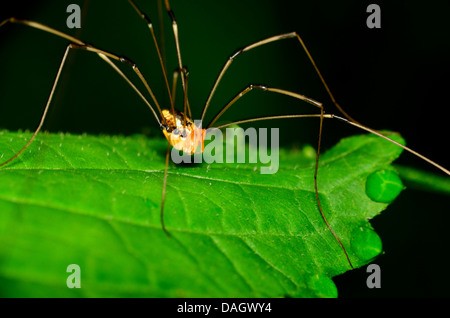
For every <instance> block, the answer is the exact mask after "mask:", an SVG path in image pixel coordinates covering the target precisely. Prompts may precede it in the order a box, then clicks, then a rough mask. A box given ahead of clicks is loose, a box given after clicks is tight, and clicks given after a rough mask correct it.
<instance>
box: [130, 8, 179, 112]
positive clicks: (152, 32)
mask: <svg viewBox="0 0 450 318" xmlns="http://www.w3.org/2000/svg"><path fill="white" fill-rule="evenodd" d="M128 2H129V3H130V4H131V5H132V6H133V8H134V9H135V10H136V12H137V13H138V14H139V16H140V17H141V18H142V19H143V20H144V21H145V22H146V23H147V26H148V28H149V29H150V33H151V35H152V38H153V42H154V43H155V48H156V52H157V53H158V58H159V63H160V64H161V69H162V72H163V77H164V82H165V84H166V87H167V91H168V93H169V99H170V107H171V109H172V112H174V101H173V96H172V93H171V92H170V87H169V80H168V77H167V72H166V66H165V65H164V61H163V58H162V55H161V51H160V49H159V45H158V41H157V40H156V35H155V30H154V28H153V23H152V21H151V20H150V18H149V17H148V16H147V15H146V14H145V13H143V12H142V11H141V10H140V9H139V7H138V6H137V5H136V4H135V3H134V1H133V0H128Z"/></svg>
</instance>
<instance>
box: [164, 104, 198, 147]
mask: <svg viewBox="0 0 450 318" xmlns="http://www.w3.org/2000/svg"><path fill="white" fill-rule="evenodd" d="M162 116H163V118H162V123H163V125H162V128H163V133H164V136H166V138H167V140H168V141H169V143H170V144H171V146H172V147H174V148H175V149H177V150H180V151H181V150H182V151H183V152H184V154H187V155H193V154H195V153H202V152H203V147H204V139H205V133H206V130H205V129H202V128H201V127H198V126H196V125H195V123H194V122H193V121H192V120H191V119H190V118H189V117H187V116H186V117H185V115H184V114H183V113H182V112H179V111H177V110H175V113H172V112H171V111H170V110H168V109H163V110H162Z"/></svg>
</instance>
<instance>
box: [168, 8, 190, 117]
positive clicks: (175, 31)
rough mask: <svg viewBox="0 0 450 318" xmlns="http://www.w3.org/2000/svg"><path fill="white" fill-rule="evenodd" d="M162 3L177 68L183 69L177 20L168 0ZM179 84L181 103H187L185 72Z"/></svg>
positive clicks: (182, 73)
mask: <svg viewBox="0 0 450 318" xmlns="http://www.w3.org/2000/svg"><path fill="white" fill-rule="evenodd" d="M164 3H165V6H166V11H167V13H168V14H169V17H170V20H171V21H172V30H173V35H174V38H175V48H176V51H177V60H178V68H179V69H180V70H183V69H185V67H184V66H183V61H182V60H181V51H180V39H179V35H178V24H177V20H176V19H175V14H174V13H173V11H172V9H171V8H170V3H169V0H164ZM181 84H182V86H183V95H184V102H183V104H184V105H187V78H186V74H185V73H184V72H181ZM184 115H185V116H186V111H185V113H184ZM185 121H186V118H185Z"/></svg>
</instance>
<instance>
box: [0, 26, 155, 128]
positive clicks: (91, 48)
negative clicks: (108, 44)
mask: <svg viewBox="0 0 450 318" xmlns="http://www.w3.org/2000/svg"><path fill="white" fill-rule="evenodd" d="M7 22H11V23H18V24H23V25H26V26H29V27H32V28H35V29H38V30H41V31H45V32H48V33H51V34H54V35H56V36H59V37H62V38H64V39H67V40H69V41H71V42H72V43H73V47H75V45H77V46H78V48H81V49H85V50H87V51H91V52H95V53H97V54H98V55H100V54H101V55H103V56H105V57H109V58H112V59H114V60H117V61H120V62H122V63H125V64H127V65H129V66H131V68H132V69H133V71H134V72H135V73H136V75H138V77H139V79H140V80H141V82H142V83H143V84H144V86H145V88H146V89H147V91H148V93H149V94H150V96H151V97H152V99H153V101H154V103H155V105H156V107H157V109H158V112H159V115H160V117H163V116H162V112H161V107H160V106H159V103H158V101H157V99H156V97H155V95H154V94H153V91H152V90H151V88H150V86H149V85H148V82H147V80H146V79H145V78H144V76H143V75H142V73H141V71H140V70H139V68H138V67H137V65H136V64H135V63H134V62H132V61H131V60H129V59H127V58H125V57H121V56H118V55H116V54H113V53H110V52H107V51H104V50H101V49H98V48H96V47H94V46H92V45H89V44H87V43H84V42H83V41H81V40H79V39H77V38H74V37H73V36H70V35H68V34H65V33H63V32H60V31H58V30H55V29H53V28H51V27H48V26H46V25H44V24H41V23H38V22H34V21H29V20H21V19H16V18H14V17H11V18H9V19H6V20H4V21H2V22H1V23H0V27H1V26H3V25H5V24H6V23H7ZM129 83H130V82H129ZM147 105H148V106H149V107H150V110H151V111H152V112H153V115H154V116H155V118H156V120H157V122H158V124H160V125H161V123H160V121H159V118H158V115H157V114H156V112H155V110H154V109H153V107H152V106H150V104H149V103H147Z"/></svg>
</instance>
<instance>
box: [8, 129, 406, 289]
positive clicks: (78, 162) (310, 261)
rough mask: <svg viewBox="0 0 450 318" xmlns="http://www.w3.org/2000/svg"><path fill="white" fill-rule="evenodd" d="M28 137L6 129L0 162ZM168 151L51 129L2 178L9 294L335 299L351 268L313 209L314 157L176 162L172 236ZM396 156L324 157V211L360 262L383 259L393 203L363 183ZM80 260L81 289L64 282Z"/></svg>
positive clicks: (371, 151)
mask: <svg viewBox="0 0 450 318" xmlns="http://www.w3.org/2000/svg"><path fill="white" fill-rule="evenodd" d="M30 135H31V134H29V133H10V132H2V133H1V134H0V149H1V151H2V152H0V153H2V155H1V157H2V159H3V160H5V159H7V158H9V157H10V156H12V155H13V154H14V153H15V152H16V151H17V150H19V149H20V148H21V147H22V146H23V145H24V144H25V142H26V141H27V140H28V139H29V138H30ZM396 138H398V139H399V140H401V139H400V138H399V137H396ZM165 149H166V141H165V140H162V139H146V138H144V137H143V136H141V135H137V136H132V137H120V136H89V135H68V134H59V135H58V134H41V135H39V137H38V138H37V140H36V141H35V142H34V143H33V144H32V145H31V146H30V147H29V148H28V149H27V150H26V151H25V152H24V153H23V154H22V155H21V156H19V157H18V158H17V159H16V160H15V161H13V162H12V163H10V164H8V165H7V166H5V167H3V168H2V169H0V178H1V182H0V244H1V246H2V247H1V249H0V283H1V289H0V295H1V296H4V297H5V296H6V297H16V296H17V297H27V296H30V297H37V296H42V297H76V296H81V297H115V296H118V297H119V296H120V297H126V296H132V297H136V296H145V297H179V296H182V297H279V296H291V297H335V296H337V290H336V286H335V285H334V283H333V281H332V280H331V278H332V277H334V276H336V275H339V274H341V273H344V272H346V271H347V270H349V264H348V262H347V260H346V258H345V255H344V254H343V251H342V249H341V248H340V246H339V244H338V243H337V242H336V240H335V239H334V237H333V235H332V234H331V233H330V231H329V229H328V228H327V227H326V225H325V223H324V221H323V219H322V217H321V216H320V213H319V210H318V208H317V202H316V199H315V193H314V181H313V180H314V179H313V174H314V158H312V157H311V151H310V149H309V148H306V149H305V151H301V150H289V151H288V150H285V149H281V150H280V167H279V171H278V172H277V173H275V174H271V175H270V174H266V175H263V174H260V171H259V169H260V167H261V166H262V165H263V164H211V165H207V164H199V165H193V166H175V165H173V164H172V165H171V166H170V167H169V175H168V184H167V196H166V208H165V222H166V226H167V229H168V231H169V232H170V234H171V237H168V236H167V235H165V234H164V232H163V231H162V230H161V224H160V215H159V213H160V211H159V209H160V201H161V191H162V177H163V172H164V157H165ZM400 153H401V149H400V148H399V147H397V146H394V145H392V144H390V143H389V142H386V141H385V140H382V139H381V138H377V137H373V136H366V135H364V136H355V137H351V138H346V139H343V140H341V142H340V143H339V144H338V145H336V146H335V147H334V148H332V149H330V150H329V151H327V152H326V153H324V154H323V155H322V156H321V160H320V162H321V163H320V167H319V176H318V184H319V192H320V198H321V204H322V207H323V209H324V212H325V214H326V216H327V219H328V221H329V223H330V224H331V226H332V227H333V229H334V230H335V232H336V233H337V235H338V236H339V237H340V239H341V241H342V243H343V244H344V246H345V247H346V250H347V252H348V253H349V256H350V259H351V260H352V263H353V265H354V266H355V267H360V266H362V265H364V264H367V263H368V262H370V261H371V260H372V259H373V258H374V257H375V256H377V255H378V254H379V253H380V252H381V251H382V247H381V241H380V238H379V237H378V235H377V234H376V233H375V232H374V231H373V229H372V227H371V226H370V224H369V223H368V222H367V220H368V219H370V218H372V217H374V216H375V215H377V214H378V213H380V212H381V211H382V210H384V209H385V208H386V206H387V204H385V203H378V202H374V201H372V200H371V199H369V197H368V196H367V195H366V193H365V183H366V179H367V176H369V175H370V174H372V173H374V172H375V171H378V170H380V169H392V168H389V165H390V162H391V161H392V160H394V159H395V158H396V157H398V155H399V154H400ZM70 264H78V265H79V266H80V268H81V288H79V289H77V288H74V289H69V288H67V286H66V279H67V277H68V275H69V274H70V273H67V272H66V268H67V266H68V265H70Z"/></svg>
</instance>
